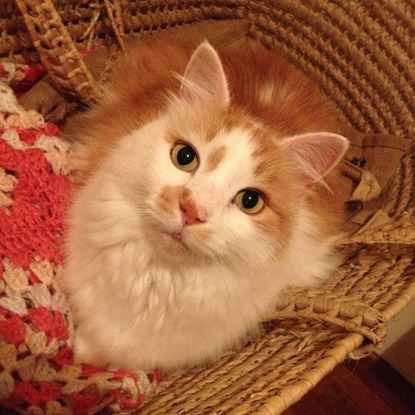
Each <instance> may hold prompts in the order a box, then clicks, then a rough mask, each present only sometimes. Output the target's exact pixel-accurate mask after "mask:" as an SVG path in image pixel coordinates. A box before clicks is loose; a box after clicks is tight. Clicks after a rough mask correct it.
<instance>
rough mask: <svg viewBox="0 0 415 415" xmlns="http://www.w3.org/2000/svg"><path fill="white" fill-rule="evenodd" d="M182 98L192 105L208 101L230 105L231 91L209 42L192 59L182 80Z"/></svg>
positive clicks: (197, 50) (217, 57)
mask: <svg viewBox="0 0 415 415" xmlns="http://www.w3.org/2000/svg"><path fill="white" fill-rule="evenodd" d="M180 96H181V97H182V98H184V99H186V100H187V101H190V102H191V103H192V104H195V103H198V102H199V103H203V102H206V100H213V101H215V103H216V104H218V105H223V106H226V105H227V104H228V103H229V89H228V84H227V80H226V75H225V72H224V70H223V67H222V63H221V61H220V59H219V56H218V54H217V53H216V51H215V49H214V48H213V47H212V46H211V45H210V44H209V43H208V42H203V43H202V44H201V45H200V46H199V47H198V48H197V49H196V51H195V52H194V53H193V55H192V57H191V58H190V61H189V63H188V65H187V68H186V72H185V74H184V76H183V78H182V85H181V89H180Z"/></svg>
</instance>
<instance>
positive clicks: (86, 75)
mask: <svg viewBox="0 0 415 415" xmlns="http://www.w3.org/2000/svg"><path fill="white" fill-rule="evenodd" d="M14 1H15V3H16V6H17V7H18V8H19V10H20V12H21V13H22V15H23V18H24V21H25V24H26V27H27V29H28V31H29V34H30V37H31V39H32V41H33V45H34V47H35V48H36V50H37V52H38V54H39V58H40V61H41V62H42V63H43V65H45V68H46V70H47V71H48V74H49V77H50V80H51V82H52V83H53V85H54V86H55V87H57V88H58V89H59V90H60V91H63V92H64V93H66V94H68V95H69V96H71V97H72V98H76V99H78V100H80V101H82V102H83V103H85V104H91V103H93V102H94V101H95V100H96V99H97V98H98V97H99V95H100V92H99V88H98V86H97V84H96V82H95V80H94V78H93V76H92V75H91V73H90V71H89V70H88V68H87V67H86V65H85V63H84V61H83V60H82V57H81V55H80V54H79V51H78V49H77V48H76V46H75V43H74V41H73V40H72V38H71V36H70V35H69V32H68V30H67V29H66V27H65V26H64V24H63V22H62V19H61V17H60V15H59V13H58V12H57V10H56V8H55V6H54V4H53V3H52V1H51V0H38V1H36V2H34V1H33V0H14Z"/></svg>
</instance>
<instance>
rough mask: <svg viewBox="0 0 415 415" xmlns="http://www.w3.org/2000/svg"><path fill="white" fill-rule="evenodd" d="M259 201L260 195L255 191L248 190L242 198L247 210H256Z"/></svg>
mask: <svg viewBox="0 0 415 415" xmlns="http://www.w3.org/2000/svg"><path fill="white" fill-rule="evenodd" d="M258 201H259V194H258V192H256V191H255V190H247V191H246V192H245V193H244V195H243V197H242V205H243V207H244V208H245V209H252V208H254V207H255V206H256V205H257V204H258Z"/></svg>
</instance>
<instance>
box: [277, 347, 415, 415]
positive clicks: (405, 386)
mask: <svg viewBox="0 0 415 415" xmlns="http://www.w3.org/2000/svg"><path fill="white" fill-rule="evenodd" d="M414 347H415V346H414ZM284 415H415V388H413V387H412V386H411V385H410V384H409V383H408V382H407V381H406V380H405V379H404V378H402V377H401V376H400V375H399V374H398V373H397V372H396V371H395V370H394V369H393V368H391V367H390V366H389V365H388V364H387V363H386V362H385V361H384V360H383V359H381V358H380V357H378V356H377V355H375V354H374V355H371V356H369V357H367V358H365V359H362V360H359V361H348V362H346V363H344V364H342V365H338V366H337V367H336V368H335V369H334V370H333V372H331V373H330V374H329V375H328V376H326V377H325V378H324V379H323V380H322V381H321V382H320V383H319V384H318V385H317V386H316V387H315V388H314V389H313V390H312V391H311V392H310V393H308V394H307V395H306V396H304V397H303V399H301V401H300V402H298V403H296V404H295V405H294V406H292V407H291V408H289V409H288V410H287V411H285V412H284Z"/></svg>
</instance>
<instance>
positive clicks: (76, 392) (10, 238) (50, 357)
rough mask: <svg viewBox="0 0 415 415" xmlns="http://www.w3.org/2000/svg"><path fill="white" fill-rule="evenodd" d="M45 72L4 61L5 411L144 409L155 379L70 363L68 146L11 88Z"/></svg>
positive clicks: (1, 383)
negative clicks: (62, 286) (65, 286)
mask: <svg viewBox="0 0 415 415" xmlns="http://www.w3.org/2000/svg"><path fill="white" fill-rule="evenodd" d="M41 72H42V68H41V67H39V66H37V67H34V68H33V67H32V68H29V67H27V66H25V65H14V64H10V63H7V64H6V63H0V255H1V258H0V406H1V407H4V408H8V409H12V410H15V411H17V412H19V413H25V414H48V415H49V414H50V415H52V414H60V415H66V414H67V415H70V414H76V415H83V414H94V413H97V412H99V411H100V410H102V409H110V410H112V411H118V410H123V411H128V410H133V409H136V408H137V407H139V406H140V405H141V404H142V402H143V400H144V398H145V396H147V395H148V394H149V393H150V391H151V390H152V386H153V384H154V383H155V381H156V380H157V379H156V378H157V376H156V374H154V373H153V374H145V373H133V372H130V371H127V370H122V369H120V370H115V371H111V370H108V369H106V368H96V367H89V366H85V365H80V364H76V363H74V361H73V356H72V349H71V338H72V333H73V325H72V321H71V314H70V310H69V307H68V303H67V301H66V298H65V296H64V295H63V294H62V292H61V291H60V290H59V289H58V287H57V286H56V284H55V278H56V276H57V275H58V274H59V273H60V272H61V270H62V263H63V260H64V253H63V247H62V245H63V244H62V241H63V237H64V232H65V209H66V207H67V205H68V201H69V198H70V194H71V189H72V187H73V185H72V183H71V180H70V173H71V172H72V171H73V167H72V165H71V157H70V146H69V145H68V144H67V143H66V142H64V141H63V140H61V139H60V138H59V130H58V128H57V127H56V126H55V125H53V124H46V123H45V122H44V121H43V118H42V116H41V115H39V114H38V113H36V112H34V111H25V110H24V109H23V108H22V107H20V106H19V104H18V103H17V101H16V98H15V95H14V91H13V89H12V88H11V87H10V85H11V86H12V87H13V88H14V90H15V91H16V90H17V91H18V90H20V89H22V88H27V86H28V85H29V84H30V82H32V83H33V82H34V81H35V80H36V79H37V78H38V75H39V74H40V75H41Z"/></svg>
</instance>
